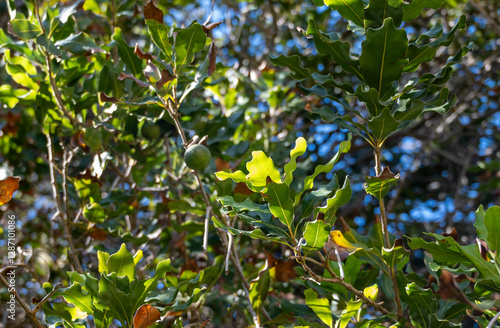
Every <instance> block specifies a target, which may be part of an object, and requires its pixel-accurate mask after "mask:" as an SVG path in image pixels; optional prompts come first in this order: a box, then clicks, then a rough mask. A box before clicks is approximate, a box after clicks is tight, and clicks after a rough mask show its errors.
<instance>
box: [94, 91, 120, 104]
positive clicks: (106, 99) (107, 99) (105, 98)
mask: <svg viewBox="0 0 500 328" xmlns="http://www.w3.org/2000/svg"><path fill="white" fill-rule="evenodd" d="M99 99H100V100H101V101H102V102H112V103H117V102H119V100H118V99H116V98H115V97H110V96H108V95H107V94H105V93H104V92H101V93H100V94H99Z"/></svg>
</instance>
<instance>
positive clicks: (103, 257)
mask: <svg viewBox="0 0 500 328" xmlns="http://www.w3.org/2000/svg"><path fill="white" fill-rule="evenodd" d="M109 256H110V255H109V253H106V252H103V251H99V250H98V251H97V260H98V262H99V264H98V271H99V272H100V273H108V265H107V263H108V259H109Z"/></svg>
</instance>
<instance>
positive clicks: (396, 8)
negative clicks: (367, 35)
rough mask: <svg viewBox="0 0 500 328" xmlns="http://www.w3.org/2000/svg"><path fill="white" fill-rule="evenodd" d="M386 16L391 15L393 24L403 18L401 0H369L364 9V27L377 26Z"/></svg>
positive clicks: (398, 24) (379, 25) (381, 23)
mask: <svg viewBox="0 0 500 328" xmlns="http://www.w3.org/2000/svg"><path fill="white" fill-rule="evenodd" d="M387 17H392V19H393V20H394V26H396V27H398V26H400V25H401V22H402V20H403V0H370V3H369V5H368V7H366V9H365V29H368V28H374V29H375V28H379V27H381V26H382V25H383V24H384V20H385V19H386V18H387Z"/></svg>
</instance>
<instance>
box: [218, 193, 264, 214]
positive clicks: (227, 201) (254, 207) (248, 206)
mask: <svg viewBox="0 0 500 328" xmlns="http://www.w3.org/2000/svg"><path fill="white" fill-rule="evenodd" d="M217 200H218V201H219V202H220V203H221V205H222V206H231V208H232V209H233V210H235V211H236V212H237V213H240V212H243V211H249V212H252V211H255V212H262V213H269V210H268V208H267V206H265V205H261V204H256V203H254V202H252V201H251V200H250V199H248V198H247V199H245V200H244V201H242V202H236V201H235V200H234V198H233V197H232V196H222V197H217Z"/></svg>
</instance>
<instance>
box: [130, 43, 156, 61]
mask: <svg viewBox="0 0 500 328" xmlns="http://www.w3.org/2000/svg"><path fill="white" fill-rule="evenodd" d="M134 54H136V55H137V56H138V57H139V58H140V59H144V60H153V59H155V58H154V57H153V55H151V54H148V53H145V52H143V51H142V50H141V48H139V45H138V44H136V45H135V49H134Z"/></svg>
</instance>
